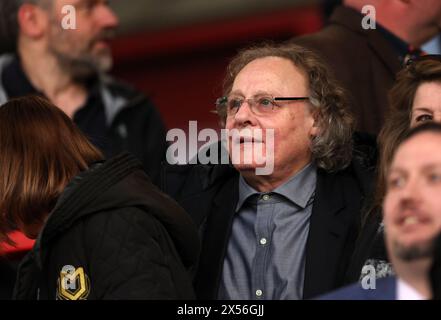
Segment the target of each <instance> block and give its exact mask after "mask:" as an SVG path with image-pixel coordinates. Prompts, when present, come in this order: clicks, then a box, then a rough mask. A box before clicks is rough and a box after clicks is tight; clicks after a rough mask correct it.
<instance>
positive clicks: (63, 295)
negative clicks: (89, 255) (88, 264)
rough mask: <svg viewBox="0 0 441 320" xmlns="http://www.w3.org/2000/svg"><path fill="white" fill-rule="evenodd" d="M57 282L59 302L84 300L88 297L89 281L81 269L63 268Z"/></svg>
mask: <svg viewBox="0 0 441 320" xmlns="http://www.w3.org/2000/svg"><path fill="white" fill-rule="evenodd" d="M57 282H58V283H57V299H59V300H86V299H87V297H88V296H89V293H90V280H89V277H88V276H87V274H86V273H85V272H84V269H83V268H82V267H80V268H75V267H73V266H70V265H67V266H64V267H63V268H62V269H61V272H60V276H59V277H58V281H57Z"/></svg>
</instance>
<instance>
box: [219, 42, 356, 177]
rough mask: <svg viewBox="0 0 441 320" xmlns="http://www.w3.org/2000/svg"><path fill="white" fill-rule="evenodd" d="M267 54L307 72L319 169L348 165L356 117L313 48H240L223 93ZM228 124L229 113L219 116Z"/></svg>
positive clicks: (314, 147) (279, 46) (228, 72)
mask: <svg viewBox="0 0 441 320" xmlns="http://www.w3.org/2000/svg"><path fill="white" fill-rule="evenodd" d="M265 57H280V58H284V59H287V60H290V61H291V62H292V63H293V64H294V65H295V66H296V67H298V68H299V69H300V70H302V71H303V72H304V74H305V75H306V76H307V80H308V84H309V91H310V93H309V97H310V106H311V112H312V114H313V115H314V116H315V120H316V123H317V125H318V127H319V134H318V136H317V137H315V138H314V139H313V140H312V143H311V152H312V157H313V159H314V161H315V163H316V165H317V166H318V167H319V168H322V169H324V170H326V171H328V172H333V171H339V170H342V169H344V168H345V167H347V166H348V165H349V163H350V161H351V159H352V146H353V143H352V134H353V130H354V120H353V117H352V115H351V114H350V111H349V107H348V103H347V98H346V93H345V91H344V90H343V89H342V88H341V87H340V85H339V84H338V83H337V82H336V80H335V79H334V77H333V76H332V75H331V74H330V72H329V71H328V68H327V67H326V65H325V64H324V63H323V62H322V60H321V59H320V58H319V57H318V56H317V55H316V54H315V53H313V52H312V51H310V50H308V49H306V48H303V47H301V46H298V45H295V44H280V45H274V44H271V43H264V44H262V45H258V46H253V47H251V48H247V49H244V50H242V51H240V52H239V53H238V54H237V55H236V57H234V58H233V60H232V61H231V62H230V64H229V66H228V68H227V74H226V77H225V80H224V85H223V94H224V96H228V95H229V93H230V92H231V89H232V86H233V83H234V80H235V78H236V76H237V74H238V73H239V72H240V71H241V70H242V69H243V68H244V67H245V66H246V65H247V64H248V63H250V62H252V61H254V60H256V59H259V58H265ZM219 116H220V120H221V124H222V126H225V121H226V115H219Z"/></svg>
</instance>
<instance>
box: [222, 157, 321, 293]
mask: <svg viewBox="0 0 441 320" xmlns="http://www.w3.org/2000/svg"><path fill="white" fill-rule="evenodd" d="M316 181H317V169H316V166H315V165H314V164H309V165H307V166H306V167H305V168H303V169H302V170H301V171H300V172H298V173H297V174H296V175H295V176H293V177H292V178H291V179H290V180H288V181H287V182H286V183H285V184H283V185H281V186H279V187H277V188H276V189H275V190H273V191H272V192H268V193H259V192H257V191H256V190H254V189H253V188H252V187H251V186H249V185H248V184H247V183H246V181H245V180H244V179H243V177H242V176H241V177H240V179H239V199H238V203H237V207H236V214H235V217H234V220H233V226H232V231H231V236H230V239H229V242H228V248H227V252H226V255H225V259H224V264H223V270H222V279H221V283H220V287H219V292H218V298H219V299H247V300H249V299H278V300H279V299H302V297H303V283H304V275H305V247H306V240H307V237H308V233H309V221H310V217H311V212H312V203H313V199H314V192H315V187H316Z"/></svg>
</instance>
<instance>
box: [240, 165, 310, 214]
mask: <svg viewBox="0 0 441 320" xmlns="http://www.w3.org/2000/svg"><path fill="white" fill-rule="evenodd" d="M316 182H317V167H316V165H315V164H313V163H309V164H308V165H306V166H305V167H304V168H303V169H302V170H300V171H299V172H297V173H296V174H295V175H294V176H292V177H291V178H290V179H289V180H288V181H287V182H285V183H284V184H282V185H280V186H278V187H277V188H276V189H274V190H273V191H271V192H267V193H276V194H279V195H281V196H283V197H285V198H286V199H288V200H289V201H291V202H292V203H294V204H295V205H297V206H299V207H301V208H302V209H304V208H306V206H307V205H308V202H309V201H310V199H311V197H312V195H313V193H314V191H315V186H316ZM263 194H265V193H263V192H258V191H257V190H255V189H254V188H253V187H251V186H250V185H249V184H248V183H247V182H246V181H245V179H244V178H243V177H242V176H240V178H239V199H238V202H237V206H236V212H238V211H239V210H240V209H241V207H242V206H243V204H244V203H245V201H246V200H247V199H248V198H250V197H251V196H253V195H258V196H261V195H263Z"/></svg>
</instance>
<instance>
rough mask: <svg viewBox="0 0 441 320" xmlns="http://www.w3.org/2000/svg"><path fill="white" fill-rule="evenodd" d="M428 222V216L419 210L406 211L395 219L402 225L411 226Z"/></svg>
mask: <svg viewBox="0 0 441 320" xmlns="http://www.w3.org/2000/svg"><path fill="white" fill-rule="evenodd" d="M428 222H430V217H428V216H427V215H424V214H422V213H420V212H408V213H405V214H403V215H402V216H401V217H399V218H398V219H397V224H398V225H399V226H402V227H406V228H407V227H413V226H416V225H419V224H426V223H428Z"/></svg>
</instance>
